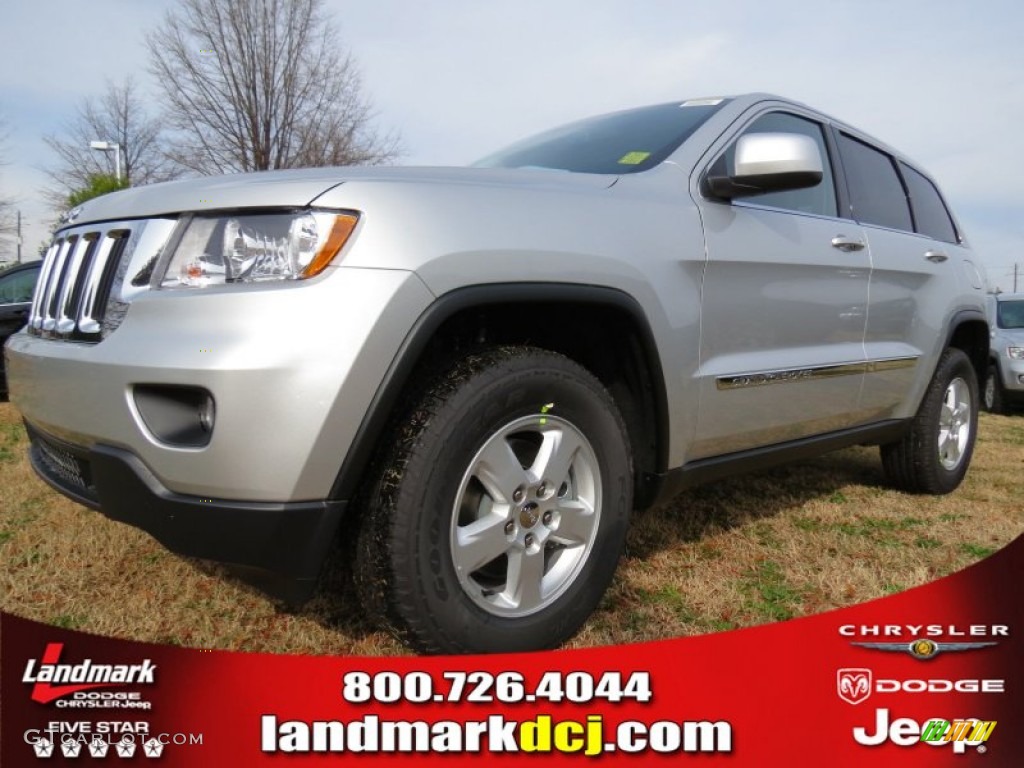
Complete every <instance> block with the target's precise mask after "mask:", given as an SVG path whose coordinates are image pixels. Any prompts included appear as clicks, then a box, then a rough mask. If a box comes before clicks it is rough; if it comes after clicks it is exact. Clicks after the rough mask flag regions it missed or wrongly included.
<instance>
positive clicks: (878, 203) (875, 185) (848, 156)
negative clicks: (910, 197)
mask: <svg viewBox="0 0 1024 768" xmlns="http://www.w3.org/2000/svg"><path fill="white" fill-rule="evenodd" d="M839 152H840V154H841V155H842V156H843V168H844V169H845V171H846V177H847V180H848V182H849V187H850V203H851V204H852V206H853V216H854V218H855V219H857V221H859V222H861V223H862V224H877V225H878V226H880V227H890V228H892V229H902V230H906V231H907V232H913V231H914V225H913V224H912V223H911V220H910V207H909V206H908V205H907V194H906V192H904V191H903V184H902V183H901V182H900V177H899V175H897V173H896V167H895V166H894V165H893V162H892V158H891V157H889V155H887V154H885V153H884V152H880V151H879V150H877V149H875V148H874V147H870V146H868V145H867V144H865V143H864V142H862V141H858V140H857V139H854V138H852V137H850V136H847V135H846V134H845V133H841V134H839Z"/></svg>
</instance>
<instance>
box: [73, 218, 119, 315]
mask: <svg viewBox="0 0 1024 768" xmlns="http://www.w3.org/2000/svg"><path fill="white" fill-rule="evenodd" d="M120 237H121V235H119V234H117V233H114V232H108V233H106V234H105V235H104V236H103V238H102V239H101V241H100V245H99V248H98V250H97V251H96V256H95V257H94V258H93V260H92V265H91V267H90V269H89V272H88V274H87V275H86V278H85V280H86V282H85V290H84V291H83V292H82V303H81V307H82V310H81V314H80V315H79V317H80V319H79V321H78V327H79V328H80V329H81V331H82V333H94V334H95V333H99V332H100V328H101V323H100V320H99V318H97V311H96V310H97V306H96V299H97V298H99V295H100V284H101V283H102V282H103V275H104V274H105V273H106V271H107V262H108V261H109V260H110V254H111V252H112V251H113V249H114V245H115V244H116V243H117V241H118V239H120Z"/></svg>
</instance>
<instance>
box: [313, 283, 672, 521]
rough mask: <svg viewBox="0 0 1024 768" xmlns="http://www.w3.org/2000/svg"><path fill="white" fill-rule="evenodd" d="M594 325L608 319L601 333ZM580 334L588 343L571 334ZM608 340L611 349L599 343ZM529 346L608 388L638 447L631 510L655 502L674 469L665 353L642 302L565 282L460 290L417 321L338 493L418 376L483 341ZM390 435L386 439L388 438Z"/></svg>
mask: <svg viewBox="0 0 1024 768" xmlns="http://www.w3.org/2000/svg"><path fill="white" fill-rule="evenodd" d="M595 323H601V324H602V328H601V330H600V331H599V330H598V328H597V327H596V325H595ZM574 330H577V331H580V332H582V333H584V334H586V335H585V337H584V338H583V339H581V340H579V343H573V340H572V339H571V338H570V336H571V334H572V332H573V331H574ZM605 340H607V343H606V344H605V343H600V342H603V341H605ZM517 342H518V343H529V344H532V345H534V346H539V347H544V348H549V349H552V350H553V351H556V352H561V353H563V354H565V355H566V356H568V357H570V358H572V359H574V360H576V362H578V363H580V364H581V365H583V366H584V367H586V368H588V370H590V371H591V372H592V373H593V374H594V375H595V376H597V378H598V379H599V380H601V382H602V384H604V386H605V387H606V388H607V389H608V390H609V392H610V394H611V395H612V397H613V398H614V399H615V401H616V404H617V405H618V406H619V409H620V411H621V412H622V415H623V418H624V420H625V421H626V424H627V428H628V429H629V436H630V440H631V442H632V443H633V453H634V474H635V483H634V485H635V496H634V506H635V507H636V508H644V507H647V506H649V505H650V504H651V503H652V502H653V500H654V498H655V497H656V496H657V494H658V490H659V487H660V482H661V480H662V478H663V476H664V472H665V471H666V468H667V463H668V443H669V434H668V433H669V428H668V395H667V390H666V385H665V377H664V373H663V370H662V366H661V359H660V354H659V351H658V347H657V343H656V341H655V338H654V333H653V331H652V329H651V326H650V322H649V321H648V318H647V316H646V314H645V312H644V310H643V308H642V307H641V305H640V303H639V302H638V301H637V300H636V299H635V298H633V297H632V296H631V295H630V294H628V293H626V292H624V291H621V290H619V289H616V288H609V287H604V286H594V285H579V284H566V283H500V284H485V285H476V286H468V287H464V288H458V289H456V290H453V291H450V292H448V293H446V294H444V295H442V296H440V297H438V298H437V299H436V300H435V301H434V302H433V303H432V304H431V305H430V306H429V307H427V309H426V310H424V311H423V313H422V314H421V315H420V317H419V318H418V319H417V321H416V322H415V323H414V325H413V327H412V328H411V330H410V331H409V333H408V334H407V335H406V337H405V340H404V341H403V342H402V345H401V347H400V348H399V350H398V352H397V353H396V355H395V357H394V359H393V360H392V362H391V364H390V366H389V367H388V370H387V373H386V374H385V376H384V379H383V380H382V382H381V383H380V385H379V386H378V388H377V392H376V394H375V395H374V397H373V400H372V401H371V404H370V407H369V408H368V409H367V411H366V413H365V414H364V416H363V419H362V421H361V423H360V426H359V428H358V430H357V432H356V436H355V438H354V439H353V441H352V444H351V446H350V447H349V450H348V453H347V454H346V456H345V459H344V461H343V462H342V465H341V468H340V469H339V471H338V474H337V476H336V478H335V482H334V485H333V486H332V489H331V495H330V498H331V499H332V500H338V499H346V500H348V499H351V498H352V497H353V496H354V495H355V494H356V492H357V490H358V486H359V483H360V481H361V479H362V476H363V475H364V474H365V471H366V469H367V467H368V466H369V464H370V461H371V459H372V457H373V456H374V455H375V454H376V451H377V449H378V444H379V441H380V440H381V439H382V437H384V436H386V434H387V433H388V432H389V426H390V424H391V422H392V420H393V419H394V418H395V416H396V409H398V408H400V407H401V406H402V405H403V403H402V400H403V393H405V392H406V391H407V389H408V386H409V384H410V382H412V381H414V380H415V379H416V377H417V375H418V374H421V373H423V372H424V371H425V370H429V369H430V368H431V367H433V366H432V362H433V365H435V366H436V363H437V360H438V359H443V358H448V359H450V358H451V356H452V355H453V354H457V353H458V352H459V351H461V350H464V351H466V352H468V351H470V350H471V349H473V348H474V346H476V347H478V346H480V345H483V344H491V343H501V344H506V343H517ZM384 439H386V437H384Z"/></svg>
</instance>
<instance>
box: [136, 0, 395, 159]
mask: <svg viewBox="0 0 1024 768" xmlns="http://www.w3.org/2000/svg"><path fill="white" fill-rule="evenodd" d="M147 43H148V47H149V53H150V57H151V66H150V71H151V72H152V74H153V75H154V76H155V77H156V78H157V80H158V81H160V82H161V83H163V85H164V87H165V89H166V94H165V97H164V98H165V100H166V102H167V104H168V107H167V110H166V117H167V122H168V123H169V124H170V126H172V127H173V128H174V129H177V130H178V131H179V135H180V139H179V140H178V141H177V142H176V144H175V150H173V151H172V152H171V157H173V159H174V160H175V161H176V162H177V163H178V164H179V165H181V166H183V167H185V168H188V169H190V170H193V171H198V172H199V173H227V172H231V171H257V170H267V169H271V168H298V167H307V166H320V165H355V164H360V165H368V164H376V163H384V162H389V161H392V160H393V159H394V158H395V157H397V155H398V141H397V139H396V138H395V136H393V135H390V134H389V135H381V134H380V133H378V132H377V131H376V130H375V129H374V128H373V125H372V123H373V120H374V113H373V109H372V107H371V104H370V101H369V100H368V99H367V98H366V97H365V96H364V95H363V93H362V88H361V81H360V75H359V70H358V67H357V66H356V63H355V62H354V61H353V59H352V57H351V56H350V55H345V56H342V55H340V54H339V50H340V45H339V43H338V34H337V31H336V29H335V27H334V25H333V24H332V23H331V22H330V20H329V19H327V18H326V17H325V14H324V11H323V0H291V1H290V2H289V1H288V0H182V3H181V7H180V10H178V11H169V12H168V13H167V15H166V17H165V19H164V21H163V23H162V24H161V25H160V27H158V28H157V29H156V30H155V31H154V32H153V33H151V34H150V36H149V38H148V40H147Z"/></svg>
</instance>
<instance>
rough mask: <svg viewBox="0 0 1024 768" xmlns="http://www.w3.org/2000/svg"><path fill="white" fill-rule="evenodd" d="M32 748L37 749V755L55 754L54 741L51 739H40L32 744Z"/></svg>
mask: <svg viewBox="0 0 1024 768" xmlns="http://www.w3.org/2000/svg"><path fill="white" fill-rule="evenodd" d="M32 749H34V750H35V752H36V757H52V756H53V742H52V741H50V740H49V739H39V740H38V741H37V742H36V743H35V744H33V745H32Z"/></svg>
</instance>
